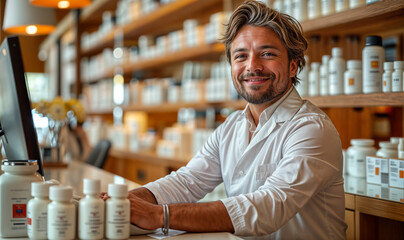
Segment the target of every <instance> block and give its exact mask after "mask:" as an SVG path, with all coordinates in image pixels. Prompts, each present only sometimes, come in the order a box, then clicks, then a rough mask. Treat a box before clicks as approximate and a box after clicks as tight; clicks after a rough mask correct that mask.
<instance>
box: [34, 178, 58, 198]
mask: <svg viewBox="0 0 404 240" xmlns="http://www.w3.org/2000/svg"><path fill="white" fill-rule="evenodd" d="M52 185H54V184H52V183H49V182H33V183H31V195H32V196H33V197H48V196H49V187H50V186H52Z"/></svg>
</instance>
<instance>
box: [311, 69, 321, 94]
mask: <svg viewBox="0 0 404 240" xmlns="http://www.w3.org/2000/svg"><path fill="white" fill-rule="evenodd" d="M319 93H320V63H318V62H312V63H311V69H310V72H309V96H317V95H319Z"/></svg>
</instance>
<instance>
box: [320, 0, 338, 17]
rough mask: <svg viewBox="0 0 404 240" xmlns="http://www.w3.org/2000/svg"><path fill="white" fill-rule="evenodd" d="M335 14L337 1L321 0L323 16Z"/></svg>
mask: <svg viewBox="0 0 404 240" xmlns="http://www.w3.org/2000/svg"><path fill="white" fill-rule="evenodd" d="M333 13H335V0H321V15H323V16H325V15H330V14H333Z"/></svg>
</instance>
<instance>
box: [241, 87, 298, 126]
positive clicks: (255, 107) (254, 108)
mask: <svg viewBox="0 0 404 240" xmlns="http://www.w3.org/2000/svg"><path fill="white" fill-rule="evenodd" d="M291 87H292V84H290V85H289V86H288V88H287V89H286V91H285V92H283V93H282V94H281V95H279V96H277V97H276V98H274V99H272V100H270V101H268V102H264V103H260V104H252V103H250V104H249V105H248V106H249V108H250V112H251V116H252V118H253V120H254V123H255V126H258V123H259V119H260V116H261V113H262V112H263V111H264V110H265V109H267V108H268V107H269V106H271V105H272V104H274V103H275V102H277V101H278V100H279V99H281V98H282V97H283V96H284V95H285V94H286V93H287V92H289V90H290V88H291Z"/></svg>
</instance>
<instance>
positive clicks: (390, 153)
mask: <svg viewBox="0 0 404 240" xmlns="http://www.w3.org/2000/svg"><path fill="white" fill-rule="evenodd" d="M379 146H380V149H379V150H377V152H376V156H379V157H384V158H397V157H398V148H397V147H398V144H397V143H391V142H387V141H383V142H379Z"/></svg>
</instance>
